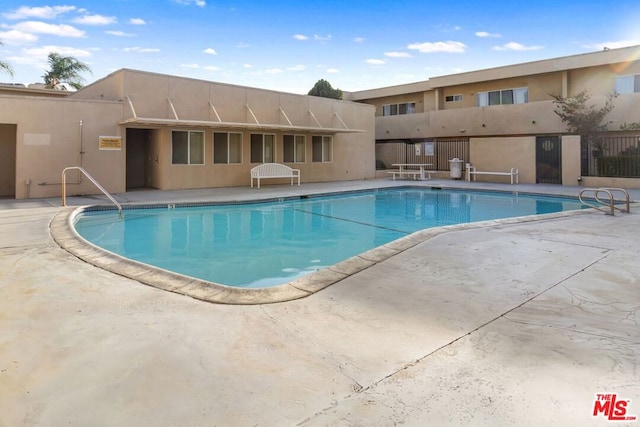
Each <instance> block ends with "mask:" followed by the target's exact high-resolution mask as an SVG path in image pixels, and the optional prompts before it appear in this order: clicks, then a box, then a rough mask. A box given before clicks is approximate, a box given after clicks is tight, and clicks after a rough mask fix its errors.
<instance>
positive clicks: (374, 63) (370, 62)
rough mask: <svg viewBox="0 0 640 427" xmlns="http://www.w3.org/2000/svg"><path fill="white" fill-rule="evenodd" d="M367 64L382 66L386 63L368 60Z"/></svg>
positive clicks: (379, 60)
mask: <svg viewBox="0 0 640 427" xmlns="http://www.w3.org/2000/svg"><path fill="white" fill-rule="evenodd" d="M365 62H366V63H367V64H372V65H382V64H384V63H385V62H384V60H382V59H367V60H366V61H365Z"/></svg>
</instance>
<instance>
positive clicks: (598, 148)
mask: <svg viewBox="0 0 640 427" xmlns="http://www.w3.org/2000/svg"><path fill="white" fill-rule="evenodd" d="M580 148H581V159H580V160H581V170H582V172H581V174H582V175H583V176H603V177H621V178H640V136H616V137H591V138H586V137H583V138H582V142H581V147H580Z"/></svg>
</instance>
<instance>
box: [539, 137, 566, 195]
mask: <svg viewBox="0 0 640 427" xmlns="http://www.w3.org/2000/svg"><path fill="white" fill-rule="evenodd" d="M561 145H562V144H561V141H560V137H559V136H538V137H536V183H538V184H562V158H561V157H562V155H561V153H562V151H561Z"/></svg>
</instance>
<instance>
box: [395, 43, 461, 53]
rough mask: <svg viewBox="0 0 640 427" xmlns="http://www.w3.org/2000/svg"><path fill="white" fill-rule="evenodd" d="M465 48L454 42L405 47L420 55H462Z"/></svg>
mask: <svg viewBox="0 0 640 427" xmlns="http://www.w3.org/2000/svg"><path fill="white" fill-rule="evenodd" d="M466 48H467V45H466V44H464V43H462V42H456V41H446V42H435V43H431V42H425V43H411V44H410V45H409V46H407V49H412V50H417V51H418V52H421V53H436V52H446V53H464V51H465V49H466Z"/></svg>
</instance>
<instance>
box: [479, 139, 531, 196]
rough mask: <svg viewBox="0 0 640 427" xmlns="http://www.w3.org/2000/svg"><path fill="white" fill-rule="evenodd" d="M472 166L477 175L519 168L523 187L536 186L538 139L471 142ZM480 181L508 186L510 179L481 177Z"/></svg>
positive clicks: (480, 140)
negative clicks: (478, 173) (505, 183)
mask: <svg viewBox="0 0 640 427" xmlns="http://www.w3.org/2000/svg"><path fill="white" fill-rule="evenodd" d="M469 156H470V157H471V164H472V165H473V166H475V167H476V169H477V170H478V171H492V172H509V170H510V169H511V168H518V170H519V180H520V183H522V184H535V182H536V138H535V137H533V136H525V137H511V138H471V139H470V140H469ZM477 180H478V181H487V182H502V183H504V182H509V177H508V176H507V177H505V176H491V175H482V176H478V177H477Z"/></svg>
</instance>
